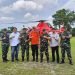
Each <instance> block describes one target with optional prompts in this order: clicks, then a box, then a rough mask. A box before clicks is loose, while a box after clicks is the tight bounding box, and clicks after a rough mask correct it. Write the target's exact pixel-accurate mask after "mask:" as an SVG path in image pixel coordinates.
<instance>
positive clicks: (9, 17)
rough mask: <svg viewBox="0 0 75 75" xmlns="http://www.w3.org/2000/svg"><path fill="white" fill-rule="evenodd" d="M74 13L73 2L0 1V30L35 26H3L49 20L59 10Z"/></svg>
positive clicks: (41, 0) (50, 0)
mask: <svg viewBox="0 0 75 75" xmlns="http://www.w3.org/2000/svg"><path fill="white" fill-rule="evenodd" d="M63 8H65V9H70V10H74V11H75V0H0V29H2V28H7V27H11V26H15V27H17V28H18V29H21V28H23V25H24V26H25V27H32V26H37V24H38V23H27V24H19V23H14V24H3V23H13V22H28V21H36V20H42V19H43V20H49V21H48V22H49V23H50V24H53V23H52V20H53V18H52V15H53V14H55V13H56V11H58V10H60V9H63Z"/></svg>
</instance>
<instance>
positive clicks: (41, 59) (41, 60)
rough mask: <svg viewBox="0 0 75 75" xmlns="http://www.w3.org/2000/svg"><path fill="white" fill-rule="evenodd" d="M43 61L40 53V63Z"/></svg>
mask: <svg viewBox="0 0 75 75" xmlns="http://www.w3.org/2000/svg"><path fill="white" fill-rule="evenodd" d="M42 62H43V55H41V57H40V63H42Z"/></svg>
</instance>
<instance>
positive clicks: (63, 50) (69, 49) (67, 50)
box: [61, 46, 72, 60]
mask: <svg viewBox="0 0 75 75" xmlns="http://www.w3.org/2000/svg"><path fill="white" fill-rule="evenodd" d="M65 52H66V53H67V56H68V59H69V60H72V57H71V47H70V46H69V47H65V46H64V47H61V54H62V59H63V60H64V59H65Z"/></svg>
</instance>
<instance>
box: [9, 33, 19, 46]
mask: <svg viewBox="0 0 75 75" xmlns="http://www.w3.org/2000/svg"><path fill="white" fill-rule="evenodd" d="M19 36H20V33H19V32H16V33H14V32H13V33H11V34H10V36H9V38H11V39H10V46H17V45H18V44H19V43H20V40H19ZM12 37H13V38H12Z"/></svg>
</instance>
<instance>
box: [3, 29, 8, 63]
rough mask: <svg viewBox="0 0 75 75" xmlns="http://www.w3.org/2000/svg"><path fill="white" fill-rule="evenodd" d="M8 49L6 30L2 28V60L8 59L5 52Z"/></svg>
mask: <svg viewBox="0 0 75 75" xmlns="http://www.w3.org/2000/svg"><path fill="white" fill-rule="evenodd" d="M8 49H9V35H8V34H7V30H6V29H4V30H3V35H2V59H3V62H6V61H8V59H7V53H8Z"/></svg>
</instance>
